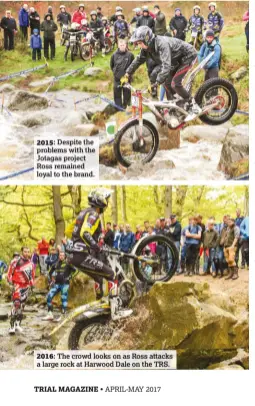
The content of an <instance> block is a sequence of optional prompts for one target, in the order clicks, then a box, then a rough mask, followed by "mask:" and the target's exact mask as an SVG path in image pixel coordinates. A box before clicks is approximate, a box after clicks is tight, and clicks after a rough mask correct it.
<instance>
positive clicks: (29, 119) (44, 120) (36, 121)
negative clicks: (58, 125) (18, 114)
mask: <svg viewBox="0 0 255 406" xmlns="http://www.w3.org/2000/svg"><path fill="white" fill-rule="evenodd" d="M50 122H51V118H50V116H48V115H46V114H43V113H41V112H40V111H38V112H35V113H32V114H28V115H26V116H25V117H22V118H21V120H20V124H22V125H25V126H26V127H29V128H31V127H39V126H41V125H47V124H49V123H50Z"/></svg>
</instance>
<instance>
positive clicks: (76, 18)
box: [72, 4, 87, 25]
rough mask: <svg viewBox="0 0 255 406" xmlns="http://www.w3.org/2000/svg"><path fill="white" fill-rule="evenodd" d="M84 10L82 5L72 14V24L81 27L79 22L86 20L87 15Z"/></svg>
mask: <svg viewBox="0 0 255 406" xmlns="http://www.w3.org/2000/svg"><path fill="white" fill-rule="evenodd" d="M84 10H85V6H84V4H79V8H78V10H76V11H75V12H74V14H73V17H72V23H77V24H79V25H81V20H86V19H87V15H86V13H85V11H84Z"/></svg>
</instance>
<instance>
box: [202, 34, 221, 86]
mask: <svg viewBox="0 0 255 406" xmlns="http://www.w3.org/2000/svg"><path fill="white" fill-rule="evenodd" d="M211 52H214V55H213V56H212V57H211V59H210V60H209V61H208V62H207V64H206V65H205V67H204V70H205V81H206V80H209V79H212V78H218V77H219V69H220V62H221V46H220V44H219V43H218V41H216V40H215V36H214V32H213V30H207V31H206V34H205V42H204V43H203V45H202V46H201V48H200V51H199V53H198V60H199V63H200V62H202V60H203V59H205V58H206V57H207V56H208V55H209V54H210V53H211Z"/></svg>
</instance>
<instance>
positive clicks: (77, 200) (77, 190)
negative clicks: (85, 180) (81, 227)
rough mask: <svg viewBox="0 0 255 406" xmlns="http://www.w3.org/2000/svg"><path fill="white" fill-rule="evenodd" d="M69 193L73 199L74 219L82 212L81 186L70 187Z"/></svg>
mask: <svg viewBox="0 0 255 406" xmlns="http://www.w3.org/2000/svg"><path fill="white" fill-rule="evenodd" d="M68 191H69V193H70V196H71V199H72V206H73V218H75V217H76V216H77V215H78V214H79V213H80V212H81V186H68Z"/></svg>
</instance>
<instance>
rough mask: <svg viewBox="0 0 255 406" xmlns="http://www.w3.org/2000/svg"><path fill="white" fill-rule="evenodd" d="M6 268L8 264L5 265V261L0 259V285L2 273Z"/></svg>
mask: <svg viewBox="0 0 255 406" xmlns="http://www.w3.org/2000/svg"><path fill="white" fill-rule="evenodd" d="M7 269H8V266H7V265H6V263H5V262H4V261H2V260H1V259H0V287H1V283H2V280H3V274H4V273H5V272H6V271H7Z"/></svg>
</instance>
